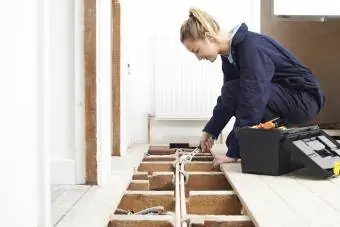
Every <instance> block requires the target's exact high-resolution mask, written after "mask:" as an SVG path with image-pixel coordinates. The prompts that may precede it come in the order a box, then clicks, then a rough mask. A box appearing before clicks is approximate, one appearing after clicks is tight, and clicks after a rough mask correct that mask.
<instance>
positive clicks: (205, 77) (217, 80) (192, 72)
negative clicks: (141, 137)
mask: <svg viewBox="0 0 340 227" xmlns="http://www.w3.org/2000/svg"><path fill="white" fill-rule="evenodd" d="M151 43H152V44H151V45H152V48H153V51H152V52H153V53H154V55H153V57H154V59H153V60H152V61H153V97H154V100H153V103H154V114H155V118H156V119H158V120H207V119H209V118H210V117H211V115H212V110H213V108H214V106H215V104H216V100H217V97H218V95H219V94H220V90H221V87H222V81H223V73H222V68H221V61H220V58H219V57H218V59H217V60H216V61H215V62H214V63H211V62H208V61H198V60H197V59H196V57H195V55H194V54H192V53H190V52H188V51H187V50H186V49H185V47H184V46H183V45H182V44H181V43H180V41H179V39H178V38H177V37H171V38H170V37H159V36H158V37H154V38H153V41H152V42H151Z"/></svg>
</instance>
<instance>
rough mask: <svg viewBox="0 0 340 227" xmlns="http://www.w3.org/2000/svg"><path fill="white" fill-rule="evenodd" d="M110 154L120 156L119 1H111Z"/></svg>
mask: <svg viewBox="0 0 340 227" xmlns="http://www.w3.org/2000/svg"><path fill="white" fill-rule="evenodd" d="M112 19H113V28H112V37H113V43H112V105H113V109H112V155H113V156H120V3H119V2H118V0H113V2H112Z"/></svg>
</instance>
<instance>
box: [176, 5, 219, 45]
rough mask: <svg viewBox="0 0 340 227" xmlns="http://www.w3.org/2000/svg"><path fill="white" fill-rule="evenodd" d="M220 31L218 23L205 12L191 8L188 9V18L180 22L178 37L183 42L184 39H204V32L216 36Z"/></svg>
mask: <svg viewBox="0 0 340 227" xmlns="http://www.w3.org/2000/svg"><path fill="white" fill-rule="evenodd" d="M219 31H220V26H219V25H218V23H217V22H216V21H215V20H214V18H212V17H211V16H210V15H209V14H207V13H206V12H204V11H202V10H200V9H198V8H191V9H190V10H189V18H188V19H187V20H186V21H185V22H184V23H183V24H182V26H181V30H180V39H181V42H183V41H184V40H185V39H188V38H189V39H193V40H197V39H204V38H205V37H206V33H209V34H210V35H211V36H213V37H216V35H217V33H218V32H219Z"/></svg>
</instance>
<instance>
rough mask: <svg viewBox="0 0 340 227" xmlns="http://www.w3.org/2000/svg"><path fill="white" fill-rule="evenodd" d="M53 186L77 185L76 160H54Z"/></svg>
mask: <svg viewBox="0 0 340 227" xmlns="http://www.w3.org/2000/svg"><path fill="white" fill-rule="evenodd" d="M51 184H76V162H75V160H72V159H52V160H51Z"/></svg>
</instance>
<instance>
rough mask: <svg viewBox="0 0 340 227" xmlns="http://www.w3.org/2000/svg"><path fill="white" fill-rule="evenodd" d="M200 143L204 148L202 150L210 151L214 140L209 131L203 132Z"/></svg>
mask: <svg viewBox="0 0 340 227" xmlns="http://www.w3.org/2000/svg"><path fill="white" fill-rule="evenodd" d="M200 145H201V148H202V152H210V150H211V148H212V146H213V145H214V140H213V138H212V136H211V135H210V134H209V133H207V132H203V133H202V136H201V140H200Z"/></svg>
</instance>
